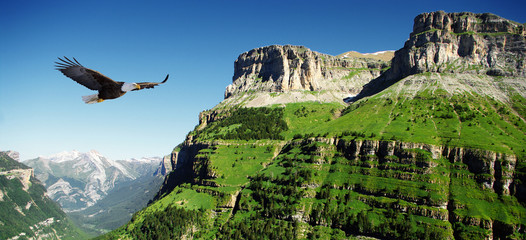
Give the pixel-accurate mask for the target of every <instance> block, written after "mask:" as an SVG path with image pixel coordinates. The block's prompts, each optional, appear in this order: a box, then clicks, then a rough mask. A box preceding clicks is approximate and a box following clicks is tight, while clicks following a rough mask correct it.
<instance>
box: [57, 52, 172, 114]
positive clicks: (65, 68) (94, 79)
mask: <svg viewBox="0 0 526 240" xmlns="http://www.w3.org/2000/svg"><path fill="white" fill-rule="evenodd" d="M58 59H59V60H60V61H61V62H55V64H56V65H55V67H56V69H57V70H59V71H61V72H62V73H63V74H64V75H66V77H69V78H71V79H73V80H75V82H77V83H79V84H81V85H83V86H84V87H87V88H89V89H91V90H95V91H99V93H97V94H93V95H88V96H82V100H83V101H84V102H85V103H88V104H91V103H99V102H102V101H104V100H107V99H115V98H118V97H121V96H122V95H124V94H125V93H127V92H129V91H136V90H140V89H145V88H153V87H155V86H157V85H159V84H162V83H165V82H166V80H168V77H169V76H170V74H167V75H166V78H165V79H164V81H162V82H140V83H127V82H117V81H114V80H112V79H111V78H109V77H106V76H104V75H102V73H100V72H97V71H95V70H92V69H89V68H85V67H84V66H82V65H81V64H80V63H79V62H78V61H77V59H75V58H73V60H74V61H72V60H70V59H69V58H67V57H64V59H62V58H58Z"/></svg>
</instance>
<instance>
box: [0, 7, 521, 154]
mask: <svg viewBox="0 0 526 240" xmlns="http://www.w3.org/2000/svg"><path fill="white" fill-rule="evenodd" d="M525 9H526V3H525V2H524V1H523V0H520V1H506V0H503V1H406V2H404V1H336V0H323V1H309V0H303V1H299V0H297V1H296V0H294V1H284V0H282V1H274V0H267V1H250V0H249V1H237V0H234V1H162V0H160V1H71V0H70V1H2V3H0V27H1V28H0V150H15V151H19V152H20V154H21V159H22V160H25V159H30V158H34V157H37V156H39V155H43V156H46V155H51V154H54V153H57V152H61V151H64V150H67V151H70V150H78V151H82V152H86V151H89V150H91V149H95V150H97V151H99V152H100V153H101V154H103V155H105V156H107V157H109V158H111V159H114V160H117V159H125V158H131V157H135V158H138V157H146V156H163V155H166V154H169V153H170V152H171V151H172V149H173V148H174V147H175V146H176V145H178V144H179V143H181V142H182V141H183V140H184V137H185V136H186V134H187V133H188V132H189V131H191V130H192V129H193V128H194V127H195V126H196V125H197V124H198V114H199V112H201V111H202V110H205V109H210V108H212V107H214V106H215V105H216V104H217V103H219V102H220V101H221V100H222V99H223V93H224V90H225V87H226V86H227V85H228V84H230V83H231V81H232V76H233V66H234V61H235V60H236V59H237V56H238V55H239V54H241V53H243V52H246V51H249V50H251V49H253V48H257V47H262V46H267V45H272V44H293V45H304V46H306V47H308V48H310V49H312V50H314V51H318V52H322V53H327V54H331V55H337V54H340V53H343V52H347V51H351V50H354V51H358V52H362V53H367V52H376V51H381V50H397V49H399V48H401V47H402V46H403V44H404V42H405V40H406V39H407V38H408V36H409V33H410V32H411V30H412V26H413V19H414V17H415V16H416V15H418V14H420V13H422V12H431V11H437V10H444V11H446V12H460V11H470V12H477V13H481V12H492V13H495V14H497V15H499V16H502V17H504V18H507V19H511V20H514V21H517V22H520V23H524V22H526V15H525V14H524V10H525ZM61 56H68V57H75V58H76V59H77V60H78V61H79V62H80V63H81V64H83V65H84V66H85V67H88V68H92V69H94V70H97V71H99V72H101V73H103V74H105V75H106V76H108V77H111V78H113V79H114V80H117V81H126V82H142V81H161V80H162V79H163V78H164V76H165V75H166V74H168V73H169V74H170V79H169V80H168V82H167V83H166V84H164V85H162V86H159V87H157V88H155V89H153V90H152V89H147V90H142V91H136V92H131V93H128V94H126V95H125V96H123V97H122V98H119V99H116V100H109V101H105V102H103V103H98V104H92V105H87V104H84V103H83V102H82V100H81V96H83V95H90V94H94V93H95V92H92V91H90V90H89V89H87V88H85V87H83V86H81V85H79V84H77V83H75V82H74V81H72V80H70V79H69V78H66V77H65V76H64V75H62V74H61V73H60V72H58V71H56V70H55V69H54V61H55V60H56V58H57V57H61Z"/></svg>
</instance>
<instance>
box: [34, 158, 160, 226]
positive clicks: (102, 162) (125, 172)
mask: <svg viewBox="0 0 526 240" xmlns="http://www.w3.org/2000/svg"><path fill="white" fill-rule="evenodd" d="M24 163H25V164H27V165H28V166H31V167H32V168H34V169H35V176H36V177H37V178H38V179H39V180H40V181H42V182H43V183H44V185H45V186H46V188H47V191H48V196H49V197H50V198H51V199H53V200H55V201H57V202H58V203H59V204H60V205H61V206H62V208H63V209H64V211H65V212H66V213H68V214H69V215H70V216H72V218H73V220H74V221H75V222H77V224H78V225H79V226H81V227H82V228H84V230H87V231H88V232H89V231H91V232H92V233H93V234H98V233H103V232H106V231H108V230H111V229H113V228H115V227H118V226H120V225H122V224H124V223H125V222H126V221H127V220H128V219H129V218H130V217H131V214H133V213H134V212H135V211H137V210H139V209H140V208H142V207H144V206H146V204H147V203H148V201H149V200H150V199H151V198H152V197H153V195H155V193H156V192H157V190H158V188H159V186H160V184H161V183H162V180H163V176H162V175H160V174H157V172H161V171H158V169H159V168H162V166H161V165H162V161H161V158H159V157H150V158H140V159H128V160H117V161H114V160H111V159H108V158H106V157H104V156H102V155H101V154H100V153H98V152H97V151H95V150H91V151H89V152H87V153H81V152H78V151H70V152H67V151H65V152H61V153H58V154H55V155H51V156H47V157H38V158H36V159H32V160H27V161H24ZM123 199H126V201H124V202H123ZM87 222H90V223H89V224H87Z"/></svg>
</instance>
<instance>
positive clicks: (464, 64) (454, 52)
mask: <svg viewBox="0 0 526 240" xmlns="http://www.w3.org/2000/svg"><path fill="white" fill-rule="evenodd" d="M525 58H526V30H525V26H524V25H522V24H518V23H515V22H512V21H510V20H507V19H504V18H501V17H499V16H496V15H493V14H489V13H484V14H475V13H445V12H442V11H439V12H433V13H424V14H420V15H418V16H417V17H416V18H415V21H414V26H413V32H412V33H411V34H410V37H409V40H407V41H406V43H405V45H404V47H403V48H402V49H400V50H398V51H397V52H396V53H395V57H394V59H393V63H392V68H391V69H392V70H391V71H392V73H391V74H393V75H395V76H398V77H399V78H401V77H405V76H408V75H412V74H416V73H422V72H472V73H486V74H488V75H497V76H522V77H524V76H526V61H524V59H525Z"/></svg>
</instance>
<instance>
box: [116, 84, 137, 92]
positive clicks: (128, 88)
mask: <svg viewBox="0 0 526 240" xmlns="http://www.w3.org/2000/svg"><path fill="white" fill-rule="evenodd" d="M135 89H137V90H139V89H141V86H140V85H139V84H137V83H124V84H122V87H121V91H123V92H129V91H131V90H135Z"/></svg>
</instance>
